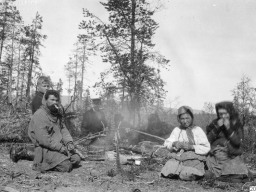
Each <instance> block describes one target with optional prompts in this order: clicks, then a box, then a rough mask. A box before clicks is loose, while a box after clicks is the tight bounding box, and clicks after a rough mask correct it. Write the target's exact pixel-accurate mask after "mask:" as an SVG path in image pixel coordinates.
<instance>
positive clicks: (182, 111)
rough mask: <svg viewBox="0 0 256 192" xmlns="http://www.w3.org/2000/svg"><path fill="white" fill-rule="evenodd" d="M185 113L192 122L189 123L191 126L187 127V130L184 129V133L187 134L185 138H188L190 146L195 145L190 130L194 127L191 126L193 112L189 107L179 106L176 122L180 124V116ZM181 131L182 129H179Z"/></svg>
mask: <svg viewBox="0 0 256 192" xmlns="http://www.w3.org/2000/svg"><path fill="white" fill-rule="evenodd" d="M185 113H188V114H189V115H190V116H191V118H192V121H191V124H190V125H189V127H188V128H186V133H187V137H188V141H189V143H190V144H192V145H193V144H195V139H194V134H193V132H192V128H193V127H194V125H193V121H194V114H193V110H192V108H191V107H189V106H181V107H180V108H179V109H178V116H177V118H178V122H180V116H181V115H182V114H185ZM180 128H181V129H184V128H183V127H180Z"/></svg>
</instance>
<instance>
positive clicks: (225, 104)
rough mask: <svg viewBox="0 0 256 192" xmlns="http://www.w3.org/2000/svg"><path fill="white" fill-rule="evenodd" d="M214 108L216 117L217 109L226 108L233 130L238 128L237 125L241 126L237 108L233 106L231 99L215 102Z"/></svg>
mask: <svg viewBox="0 0 256 192" xmlns="http://www.w3.org/2000/svg"><path fill="white" fill-rule="evenodd" d="M215 109H216V113H217V117H218V119H219V118H220V115H219V113H218V110H219V109H226V110H227V112H228V113H229V116H230V121H231V128H232V129H234V130H235V129H238V128H239V127H241V122H240V119H239V114H238V112H237V110H236V109H235V107H234V105H233V103H232V102H231V101H222V102H219V103H216V105H215Z"/></svg>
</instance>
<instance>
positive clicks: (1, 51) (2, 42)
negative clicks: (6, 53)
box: [0, 2, 7, 65]
mask: <svg viewBox="0 0 256 192" xmlns="http://www.w3.org/2000/svg"><path fill="white" fill-rule="evenodd" d="M4 4H5V9H4V19H3V30H2V34H1V40H2V41H1V46H0V65H1V63H2V54H3V48H4V40H5V26H6V20H7V19H6V9H7V4H6V2H4Z"/></svg>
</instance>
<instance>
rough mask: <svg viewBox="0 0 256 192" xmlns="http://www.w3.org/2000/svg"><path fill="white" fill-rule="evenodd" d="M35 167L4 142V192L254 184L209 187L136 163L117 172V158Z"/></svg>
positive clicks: (0, 163) (199, 190) (0, 153)
mask: <svg viewBox="0 0 256 192" xmlns="http://www.w3.org/2000/svg"><path fill="white" fill-rule="evenodd" d="M31 167H32V162H31V161H26V160H21V161H19V162H18V163H13V162H11V161H10V158H9V155H8V147H5V146H4V145H0V192H2V191H8V192H17V191H20V192H30V191H36V192H37V191H40V192H41V191H47V192H48V191H49V192H51V191H56V192H73V191H74V192H95V191H97V192H101V191H102V192H103V191H104V192H105V191H111V192H114V191H115V192H126V191H127V192H139V191H141V192H144V191H145V192H146V191H147V192H150V191H152V192H158V191H159V192H165V191H166V192H167V191H168V192H169V191H174V192H187V191H196V192H205V191H206V192H213V191H217V192H218V191H232V192H233V191H237V192H238V191H249V186H250V185H253V183H246V184H232V185H231V184H227V183H225V184H222V185H220V184H218V185H216V184H215V185H214V186H213V187H210V188H209V187H207V188H206V187H205V186H204V187H203V186H202V185H200V184H199V183H198V182H186V181H180V180H171V179H165V178H162V177H159V171H157V170H156V169H157V168H156V169H155V170H150V169H148V170H142V169H139V168H138V167H139V166H136V165H134V166H133V168H131V165H122V169H124V170H131V169H132V170H134V173H135V172H136V174H135V175H131V174H129V172H126V173H125V174H123V175H121V174H115V170H116V165H115V162H113V161H83V162H82V163H81V167H79V168H76V169H74V170H73V171H72V172H71V173H57V172H50V173H44V174H42V173H38V172H35V171H33V170H32V169H31ZM159 168H160V167H159ZM159 168H158V169H159ZM255 185H256V184H255ZM136 189H138V190H136Z"/></svg>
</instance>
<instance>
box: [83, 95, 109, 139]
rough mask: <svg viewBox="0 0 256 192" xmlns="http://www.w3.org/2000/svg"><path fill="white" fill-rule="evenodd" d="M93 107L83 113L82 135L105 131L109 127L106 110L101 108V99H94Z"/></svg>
mask: <svg viewBox="0 0 256 192" xmlns="http://www.w3.org/2000/svg"><path fill="white" fill-rule="evenodd" d="M92 103H93V107H92V108H91V109H90V110H88V111H86V112H85V113H84V114H83V120H82V124H81V135H82V136H86V135H88V134H89V133H92V134H94V133H98V132H101V131H104V129H105V128H106V127H107V121H106V118H105V114H104V112H103V111H102V110H101V100H100V99H98V98H97V99H92Z"/></svg>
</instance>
